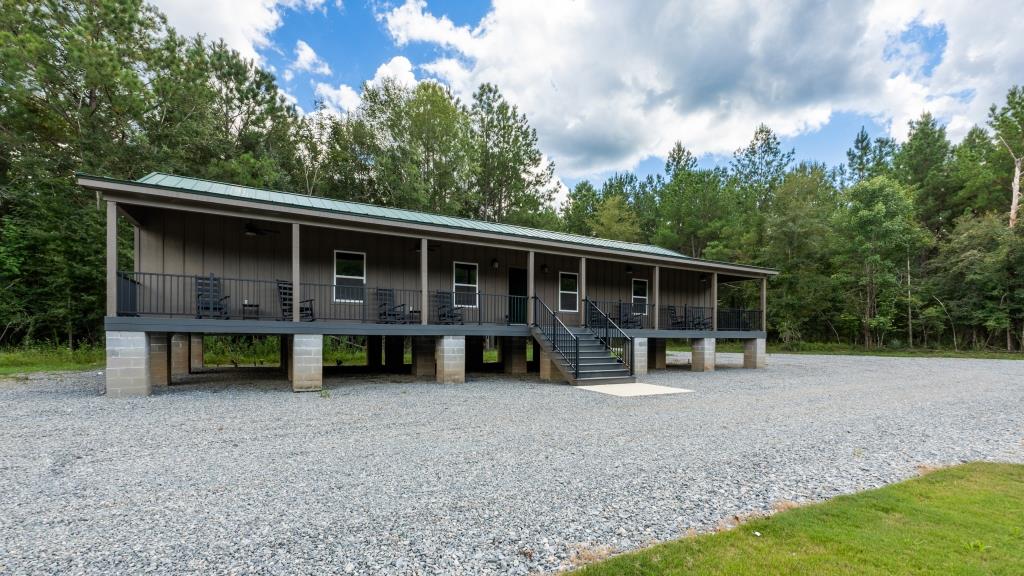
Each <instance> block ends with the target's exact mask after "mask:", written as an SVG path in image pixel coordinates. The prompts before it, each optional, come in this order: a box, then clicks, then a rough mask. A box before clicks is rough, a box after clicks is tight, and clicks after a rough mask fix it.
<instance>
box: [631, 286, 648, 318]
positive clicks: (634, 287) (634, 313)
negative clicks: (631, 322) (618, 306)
mask: <svg viewBox="0 0 1024 576" xmlns="http://www.w3.org/2000/svg"><path fill="white" fill-rule="evenodd" d="M637 282H643V283H644V295H643V299H644V307H643V312H637V311H636V298H637V296H636V283H637ZM629 289H630V302H631V303H632V304H633V315H634V316H647V304H648V303H650V301H651V283H650V282H648V281H647V278H633V282H632V283H630V285H629Z"/></svg>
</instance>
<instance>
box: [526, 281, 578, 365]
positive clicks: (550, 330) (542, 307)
mask: <svg viewBox="0 0 1024 576" xmlns="http://www.w3.org/2000/svg"><path fill="white" fill-rule="evenodd" d="M533 301H534V306H533V309H534V322H533V325H534V326H536V327H537V328H539V329H540V331H541V334H543V335H544V338H546V339H547V341H548V342H549V343H551V347H552V348H553V349H554V350H555V351H556V352H558V353H559V354H561V355H562V358H565V362H566V363H567V364H568V365H569V368H570V369H571V370H572V375H573V378H579V377H580V338H579V336H577V335H575V334H573V333H572V330H569V327H568V326H566V325H565V323H564V322H562V320H561V319H560V318H559V317H558V314H555V313H554V312H553V311H552V310H551V308H549V307H548V305H547V304H545V303H544V301H543V300H541V299H540V298H539V297H537V296H534V297H533Z"/></svg>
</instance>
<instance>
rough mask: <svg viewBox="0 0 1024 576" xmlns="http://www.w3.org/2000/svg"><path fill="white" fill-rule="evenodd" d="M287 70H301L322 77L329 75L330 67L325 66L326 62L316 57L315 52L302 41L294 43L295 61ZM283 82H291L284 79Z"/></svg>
mask: <svg viewBox="0 0 1024 576" xmlns="http://www.w3.org/2000/svg"><path fill="white" fill-rule="evenodd" d="M289 70H292V71H294V70H301V71H303V72H309V73H310V74H319V75H322V76H326V75H328V74H330V73H331V67H330V66H328V65H327V62H324V61H323V59H322V58H320V56H317V53H316V51H314V50H313V48H312V47H311V46H310V45H309V44H306V43H305V42H304V41H302V40H299V41H297V42H296V43H295V61H294V62H292V64H291V66H289ZM285 80H291V78H288V77H286V78H285Z"/></svg>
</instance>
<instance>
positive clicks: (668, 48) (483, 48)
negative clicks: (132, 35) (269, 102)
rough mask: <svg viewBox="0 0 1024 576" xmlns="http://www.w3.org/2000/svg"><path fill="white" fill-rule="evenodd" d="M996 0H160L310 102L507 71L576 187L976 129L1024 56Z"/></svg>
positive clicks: (1014, 18)
mask: <svg viewBox="0 0 1024 576" xmlns="http://www.w3.org/2000/svg"><path fill="white" fill-rule="evenodd" d="M987 3H990V2H988V0H977V1H976V2H974V3H972V4H971V6H965V5H964V3H962V2H953V1H950V2H949V3H948V5H947V3H946V2H944V1H930V2H925V1H924V0H920V1H918V0H908V1H906V2H900V3H892V2H887V1H884V0H877V1H876V2H870V1H869V2H864V1H856V2H855V1H852V0H851V1H849V2H842V1H840V2H833V3H829V4H824V5H823V4H821V3H816V2H805V1H803V0H792V1H790V2H783V3H772V4H771V6H767V7H766V6H765V5H763V3H751V4H750V5H743V4H735V3H730V4H729V5H724V6H723V5H715V4H710V5H709V4H708V3H706V2H696V1H694V2H669V1H666V2H660V1H658V0H651V1H649V2H644V3H639V4H626V3H622V2H601V1H600V0H577V1H574V2H558V1H557V0H545V1H539V0H496V1H495V2H494V3H493V4H492V3H491V2H459V1H455V0H446V1H441V0H401V1H399V0H395V1H392V2H376V1H375V2H366V1H360V0H348V1H346V2H344V3H343V4H338V3H335V2H334V0H220V2H214V4H213V5H212V6H215V8H213V9H211V8H210V7H209V6H210V5H209V4H208V3H207V2H206V1H203V0H157V4H158V5H159V7H160V8H161V9H163V10H164V11H165V12H166V13H167V14H168V17H169V20H170V22H171V24H172V25H174V26H175V27H177V28H179V30H182V31H183V32H186V33H196V32H201V33H205V34H207V35H208V36H223V37H224V38H225V39H226V41H228V42H229V44H232V45H233V46H235V47H236V48H238V49H239V50H240V51H242V53H243V54H247V55H251V56H253V57H255V58H257V59H258V60H260V61H261V62H262V64H263V65H264V66H267V67H270V68H272V69H273V70H274V72H275V74H276V75H277V77H278V79H279V82H280V84H281V86H282V88H283V90H284V91H285V92H286V93H287V94H288V95H290V96H292V97H294V98H295V99H296V102H297V103H298V104H299V105H300V106H301V107H302V108H304V109H306V110H309V109H311V108H312V103H313V101H314V99H315V98H316V97H317V96H318V95H319V96H321V97H325V98H326V99H327V100H328V103H329V104H330V105H331V106H332V107H334V108H336V109H338V110H339V112H341V113H343V112H344V109H345V108H346V107H351V106H353V105H354V104H355V103H357V102H358V91H359V87H360V86H361V85H362V83H363V82H366V81H371V80H372V79H373V78H374V77H375V75H378V76H379V75H380V74H383V73H384V72H383V71H382V72H378V70H379V69H381V67H382V65H383V66H385V69H386V70H387V71H389V72H388V73H389V74H390V73H391V72H390V71H393V70H399V74H404V75H406V76H407V80H408V81H409V82H414V81H420V80H423V79H427V78H430V79H434V80H439V81H442V82H444V83H446V84H448V85H449V86H451V87H452V89H453V91H454V92H455V93H456V94H457V95H460V96H462V97H463V98H467V97H468V96H469V95H470V94H471V93H472V90H473V89H474V88H475V87H476V86H477V85H479V83H480V82H484V81H488V82H493V83H495V84H497V85H498V86H499V87H500V88H501V89H502V91H503V93H505V95H506V96H507V97H508V98H509V100H511V101H512V102H513V103H515V104H517V105H518V106H519V107H520V109H521V110H523V111H524V112H525V113H526V114H527V116H528V117H529V119H530V121H531V124H532V125H533V126H534V127H535V128H537V131H538V135H539V137H540V142H541V148H542V150H543V151H544V152H545V154H547V155H549V156H550V158H551V159H553V160H554V161H555V163H556V173H557V174H558V176H559V177H560V178H561V180H562V181H563V182H565V183H566V184H567V185H570V186H571V185H573V184H574V183H575V182H577V181H579V180H580V179H583V178H589V179H591V180H594V181H601V180H603V179H604V178H605V177H607V176H608V175H610V174H611V173H613V172H615V171H623V170H634V171H636V172H637V173H638V174H640V175H641V176H643V175H646V174H650V173H657V172H660V171H661V170H662V168H663V165H664V160H663V157H662V156H663V154H664V153H665V152H667V150H668V149H669V147H670V146H671V144H672V142H673V141H674V140H677V139H678V140H681V141H682V142H683V144H684V145H686V146H687V147H689V148H691V149H692V150H694V151H695V152H697V153H698V156H699V158H700V163H701V164H702V165H704V166H714V165H717V164H722V163H727V162H728V160H729V156H730V153H731V151H732V150H735V149H736V148H738V147H740V146H742V145H743V144H745V143H746V142H747V141H748V140H749V138H750V136H751V135H752V134H753V131H754V129H755V127H756V125H757V124H758V123H760V122H765V123H767V124H768V125H769V126H770V127H772V129H773V130H775V131H776V132H777V133H778V134H780V136H781V137H782V141H783V144H784V145H785V146H786V147H787V148H794V149H795V151H796V157H797V158H798V159H799V160H814V161H820V162H826V163H828V164H833V165H834V164H838V163H840V162H843V161H844V160H845V152H846V150H847V149H848V148H849V147H850V145H851V143H852V141H853V138H854V136H855V134H856V133H857V131H858V130H859V129H860V127H861V126H865V127H866V128H867V130H868V132H869V133H871V134H872V135H873V136H883V135H891V136H893V137H895V138H897V139H898V140H899V139H902V138H903V137H905V135H906V123H907V121H908V120H910V119H912V118H916V117H917V116H918V115H920V113H921V112H923V111H924V110H929V111H931V112H933V113H934V114H936V115H937V116H938V117H939V118H940V119H942V120H943V121H944V122H947V123H948V124H949V132H950V135H951V137H952V138H954V139H956V138H958V137H961V136H962V135H963V134H964V133H966V131H967V129H969V128H970V126H971V125H972V124H975V123H983V122H984V119H985V111H986V110H987V108H988V105H989V104H991V103H992V102H995V101H997V100H999V99H1000V98H1001V96H1002V95H1003V94H1005V91H1006V89H1007V88H1008V87H1009V86H1011V85H1012V84H1013V81H1014V80H1018V81H1019V80H1020V79H1019V78H1015V77H1014V76H1015V75H1019V72H1020V70H1024V48H1022V47H1021V44H1024V43H1019V42H1010V43H1007V42H1006V39H1007V38H1011V37H1016V35H1017V34H1019V30H1020V29H1024V16H1019V15H1017V14H1016V12H1024V11H1016V12H1014V11H1009V12H1007V11H1006V10H1000V9H999V3H998V2H994V3H992V4H993V5H992V6H985V4H987ZM787 4H794V5H793V6H787ZM485 18H486V25H481V22H482V20H484V19H485ZM300 45H301V46H300ZM300 47H301V48H302V50H304V51H306V52H307V54H306V55H305V56H306V59H305V64H302V63H301V62H300V61H301V60H302V59H301V58H299V57H298V56H299V54H298V53H299V49H300ZM314 53H315V56H314ZM396 57H401V58H404V59H407V61H408V62H406V61H405V60H402V59H401V58H400V59H399V60H395V59H396ZM310 59H312V60H310ZM310 62H312V64H310ZM327 68H329V72H328V71H327ZM318 86H319V88H318Z"/></svg>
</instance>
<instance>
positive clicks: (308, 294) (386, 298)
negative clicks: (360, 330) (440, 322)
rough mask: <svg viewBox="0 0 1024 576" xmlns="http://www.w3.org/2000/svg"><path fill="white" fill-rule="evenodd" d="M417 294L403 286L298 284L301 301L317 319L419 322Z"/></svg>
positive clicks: (420, 306)
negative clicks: (306, 302)
mask: <svg viewBox="0 0 1024 576" xmlns="http://www.w3.org/2000/svg"><path fill="white" fill-rule="evenodd" d="M421 294H422V293H421V292H420V291H419V290H410V289H405V288H381V287H372V286H341V285H335V284H316V283H312V282H303V283H302V300H309V301H310V302H309V305H310V307H311V308H312V310H313V315H314V317H315V318H316V319H317V320H333V321H340V322H361V323H367V324H420V323H421V318H422V316H421V315H422V313H423V311H422V310H421V309H422V308H423V302H422V299H421Z"/></svg>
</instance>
